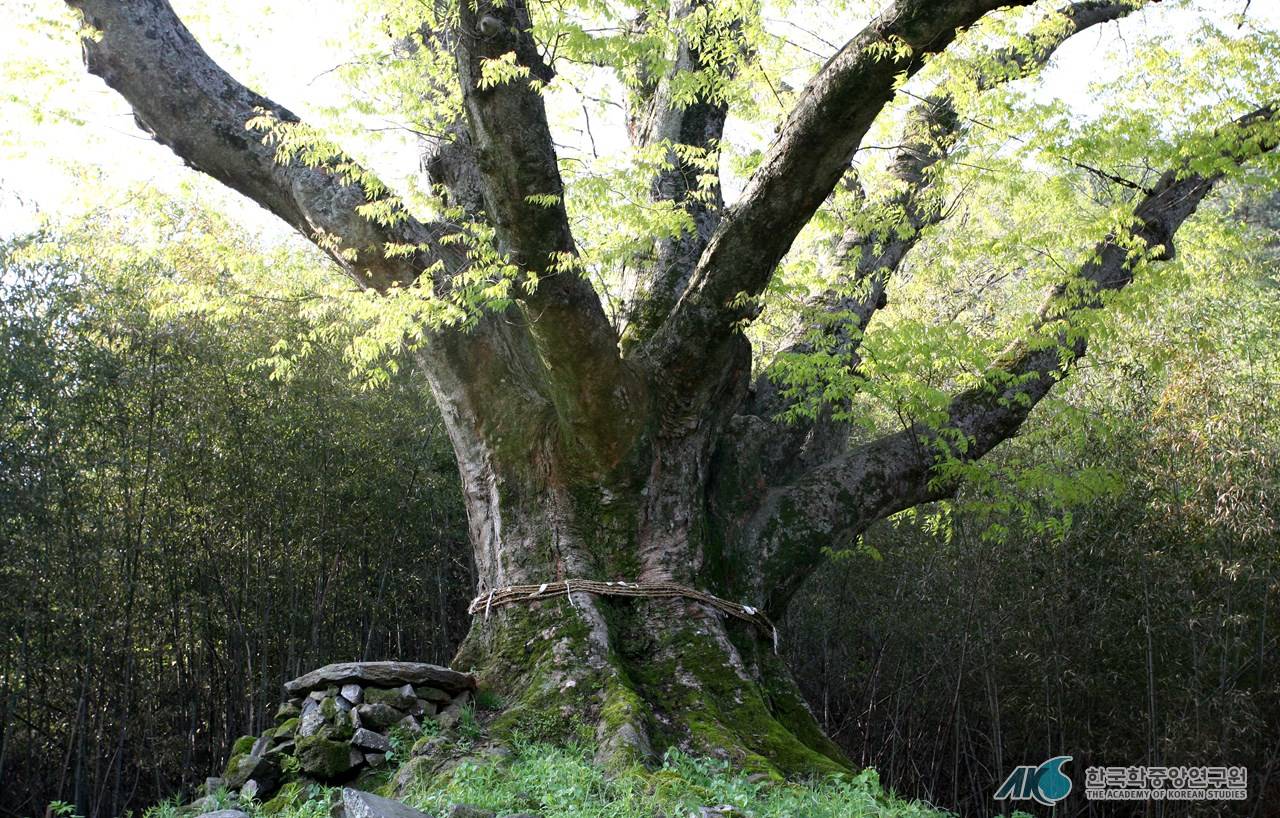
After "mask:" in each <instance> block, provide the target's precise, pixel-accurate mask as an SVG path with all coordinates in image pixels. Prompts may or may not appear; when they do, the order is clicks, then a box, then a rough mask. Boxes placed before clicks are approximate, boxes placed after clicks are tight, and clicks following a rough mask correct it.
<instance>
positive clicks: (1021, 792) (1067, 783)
mask: <svg viewBox="0 0 1280 818" xmlns="http://www.w3.org/2000/svg"><path fill="white" fill-rule="evenodd" d="M1070 760H1071V756H1054V757H1053V758H1051V759H1049V760H1048V761H1046V762H1044V763H1043V764H1041V765H1040V766H1039V767H1034V766H1032V765H1030V764H1026V765H1023V766H1021V767H1018V768H1017V769H1015V770H1014V771H1013V772H1011V773H1009V777H1008V778H1006V779H1005V780H1004V783H1003V784H1001V785H1000V789H998V790H996V795H995V799H996V800H997V801H1004V800H1005V799H1009V800H1013V801H1021V800H1025V799H1027V798H1033V799H1035V801H1036V803H1038V804H1044V805H1045V806H1046V807H1051V806H1053V805H1054V804H1056V803H1058V802H1059V801H1061V800H1062V799H1064V798H1066V797H1067V795H1068V794H1069V793H1070V792H1071V779H1070V778H1068V777H1067V776H1066V774H1065V773H1063V772H1062V765H1063V764H1066V763H1067V762H1068V761H1070Z"/></svg>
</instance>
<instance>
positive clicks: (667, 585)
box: [467, 579, 778, 653]
mask: <svg viewBox="0 0 1280 818" xmlns="http://www.w3.org/2000/svg"><path fill="white" fill-rule="evenodd" d="M575 593H585V594H599V595H602V596H629V597H647V598H650V599H675V598H677V597H683V598H685V599H692V600H696V601H697V602H701V603H702V604H704V605H706V606H708V607H710V608H714V609H715V610H717V611H719V612H720V613H723V614H728V615H729V616H732V617H734V618H735V619H741V620H742V621H744V622H750V623H752V624H753V625H755V626H756V627H758V628H760V629H762V630H763V631H764V632H765V633H767V634H769V635H770V637H771V638H772V639H773V650H774V653H777V651H778V628H777V627H776V626H775V625H774V624H773V622H771V621H769V617H767V616H765V615H764V614H763V613H762V612H761V611H760V610H759V609H758V608H753V607H751V606H750V605H742V604H740V603H737V602H730V601H729V600H727V599H721V598H720V597H718V596H716V595H714V594H709V593H707V592H706V591H699V590H697V589H696V588H686V587H685V586H683V585H677V584H676V583H674V582H622V581H617V582H598V581H596V580H592V579H566V580H560V581H558V582H544V583H542V584H541V585H508V586H506V587H505V588H495V589H493V590H491V591H487V592H485V593H482V594H480V595H479V596H477V597H476V598H475V599H473V600H471V605H469V606H468V607H467V613H469V614H471V615H472V616H475V615H476V614H478V613H480V612H481V611H483V612H484V615H485V618H486V619H487V618H488V617H489V611H491V610H492V609H494V608H501V607H502V606H504V605H514V604H516V603H529V602H538V601H540V600H544V599H554V598H556V597H561V596H563V597H567V598H568V600H569V604H570V605H573V604H575V603H574V601H573V595H574V594H575Z"/></svg>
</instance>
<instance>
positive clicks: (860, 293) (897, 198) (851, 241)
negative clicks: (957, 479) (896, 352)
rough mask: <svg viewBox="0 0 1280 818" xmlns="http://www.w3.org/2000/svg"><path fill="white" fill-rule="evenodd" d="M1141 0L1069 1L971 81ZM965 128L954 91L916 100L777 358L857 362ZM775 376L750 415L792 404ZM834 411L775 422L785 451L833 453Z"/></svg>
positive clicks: (936, 214)
mask: <svg viewBox="0 0 1280 818" xmlns="http://www.w3.org/2000/svg"><path fill="white" fill-rule="evenodd" d="M1155 1H1156V2H1159V0H1155ZM1142 4H1143V3H1142V2H1135V0H1111V1H1108V0H1080V1H1079V2H1075V3H1071V4H1069V5H1066V6H1064V7H1062V8H1061V9H1059V10H1057V11H1056V12H1055V13H1054V14H1052V15H1051V16H1049V17H1048V18H1046V19H1045V20H1044V21H1042V23H1041V24H1040V25H1039V26H1038V28H1037V30H1035V31H1033V32H1032V33H1031V34H1030V35H1029V38H1028V39H1027V41H1026V44H1025V45H1010V46H1007V47H1005V48H1002V49H1001V50H998V51H995V52H993V53H991V54H990V55H988V56H989V59H985V60H982V61H981V62H980V63H978V65H980V66H981V67H980V68H978V70H977V72H976V73H975V74H974V75H973V76H972V77H969V78H968V79H969V81H970V82H971V84H972V86H973V88H974V90H976V91H977V92H983V91H987V90H990V89H992V88H995V87H996V86H998V85H1000V84H1001V83H1004V82H1007V81H1009V80H1012V79H1016V78H1018V77H1025V76H1028V75H1030V74H1032V73H1034V72H1035V71H1038V70H1039V69H1041V68H1043V67H1044V66H1045V65H1046V64H1047V63H1048V62H1049V59H1050V58H1051V57H1052V56H1053V54H1054V52H1055V51H1057V49H1058V47H1059V46H1061V45H1062V44H1063V43H1065V42H1066V41H1067V40H1068V39H1070V38H1071V37H1073V36H1075V35H1076V34H1079V33H1080V32H1082V31H1085V30H1086V29H1089V28H1091V27H1093V26H1096V25H1100V24H1102V23H1107V22H1110V21H1113V20H1118V19H1121V18H1123V17H1126V16H1128V15H1129V14H1131V13H1133V12H1134V11H1136V10H1137V9H1138V8H1139V7H1140V6H1141V5H1142ZM965 130H966V128H965V124H964V120H963V119H962V118H961V117H960V116H959V114H958V112H957V110H956V101H955V98H954V97H953V96H952V95H951V94H949V93H947V92H945V91H939V92H935V93H933V94H931V95H930V96H928V97H927V98H925V99H922V100H920V101H919V102H918V103H916V104H915V105H913V106H912V107H911V109H910V110H909V111H908V112H907V115H906V119H905V121H904V123H903V126H902V128H901V131H900V133H901V135H900V137H899V139H898V146H899V147H898V148H897V150H896V151H895V153H894V156H893V160H892V161H891V162H890V164H889V169H888V170H889V174H888V175H889V178H890V184H889V185H888V186H887V188H886V190H885V192H883V193H881V194H879V195H875V194H872V195H871V196H869V197H864V199H863V201H862V207H861V214H860V215H861V216H862V217H863V218H861V219H860V222H861V224H860V225H859V227H858V228H857V229H855V228H850V229H848V230H846V231H845V232H844V233H843V235H841V237H840V238H839V240H838V241H837V242H836V243H835V245H834V247H833V248H832V249H831V252H830V255H829V256H828V257H827V258H826V259H824V260H823V264H824V266H825V267H826V268H827V275H828V276H830V278H831V279H834V280H835V281H836V282H837V283H836V285H835V286H832V287H830V288H828V289H827V290H825V291H823V292H821V293H818V294H817V295H815V296H813V297H812V298H810V299H808V301H807V302H806V304H805V305H804V309H803V310H802V314H801V316H800V318H801V320H800V322H799V323H798V324H797V326H796V328H795V329H794V331H793V332H792V334H791V335H790V336H789V337H788V338H787V340H785V341H784V342H783V343H782V344H781V345H780V348H779V356H778V358H777V359H776V360H784V359H785V358H786V356H788V355H794V354H797V353H799V354H807V353H811V352H813V351H815V350H817V349H821V350H822V351H823V352H824V353H825V354H826V355H827V356H828V357H829V359H830V360H832V361H833V362H835V365H837V366H839V367H841V369H842V370H844V371H852V370H855V369H856V368H857V367H858V365H859V363H860V361H859V358H858V352H857V350H858V347H859V345H860V344H861V342H862V336H863V333H864V332H865V331H866V328H867V325H868V323H869V322H870V321H871V317H872V316H873V315H874V314H875V313H876V311H877V310H879V309H881V308H882V307H883V306H884V305H885V303H886V301H887V287H888V284H889V280H890V278H891V277H892V276H893V275H894V274H895V273H896V272H897V271H898V269H899V267H901V266H902V263H903V261H904V259H905V258H906V257H907V255H908V253H910V251H911V250H912V248H914V247H915V245H916V243H917V242H918V241H919V240H920V236H921V234H922V233H923V232H924V231H925V230H926V229H927V228H929V227H932V226H934V225H936V224H938V223H939V222H941V221H942V220H943V218H944V217H945V214H946V210H945V209H944V208H943V207H942V206H941V203H940V201H939V200H938V197H937V195H936V192H935V191H934V187H935V180H936V179H937V178H938V175H937V172H936V168H937V166H938V164H939V163H941V162H942V161H943V160H945V159H946V158H947V157H948V156H949V155H950V153H951V151H952V149H953V147H954V146H955V145H956V143H957V142H958V141H959V140H960V139H961V138H962V137H963V135H964V132H965ZM776 377H778V373H777V367H774V366H770V367H767V368H766V369H765V370H764V371H763V372H761V374H760V376H759V377H758V378H757V379H756V388H755V399H754V401H753V404H752V406H750V407H749V411H750V412H752V413H755V414H758V415H760V416H761V417H762V418H765V419H772V418H774V417H775V416H777V415H779V414H781V413H783V412H785V411H786V409H787V408H788V406H790V405H791V404H792V398H791V397H790V396H789V395H788V394H785V393H784V392H783V390H781V389H780V388H779V385H778V384H776V383H775V382H774V379H775V378H776ZM829 415H830V412H828V411H826V410H825V409H824V410H823V411H822V412H821V413H820V417H819V418H818V420H817V421H816V423H815V424H814V425H813V427H812V428H810V427H808V426H806V425H804V424H799V423H794V422H791V423H788V422H787V421H778V422H776V423H775V429H776V433H777V434H779V435H782V436H784V437H786V438H789V439H791V440H792V441H793V444H792V445H784V446H782V447H780V449H779V452H780V453H788V452H789V453H791V456H795V455H803V457H804V459H806V460H807V461H808V462H813V461H812V458H820V459H826V458H827V457H830V456H832V455H834V454H836V453H837V451H838V450H839V449H840V448H841V447H842V445H843V442H844V439H845V438H847V436H848V430H847V429H846V428H845V427H844V425H843V424H835V423H832V422H831V420H830V417H829ZM776 465H777V466H778V468H777V471H778V472H779V473H780V474H785V473H786V472H787V469H786V468H783V466H784V465H785V464H781V463H780V464H776ZM783 479H784V480H785V479H786V478H785V477H783Z"/></svg>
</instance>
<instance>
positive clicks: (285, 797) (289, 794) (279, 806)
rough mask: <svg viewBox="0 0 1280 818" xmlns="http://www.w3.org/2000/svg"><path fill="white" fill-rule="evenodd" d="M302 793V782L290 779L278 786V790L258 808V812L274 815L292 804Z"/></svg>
mask: <svg viewBox="0 0 1280 818" xmlns="http://www.w3.org/2000/svg"><path fill="white" fill-rule="evenodd" d="M301 795H302V784H301V782H298V781H290V782H289V783H288V784H285V785H284V786H283V787H281V788H280V792H278V793H276V796H275V798H272V799H271V800H270V801H268V802H266V803H265V804H263V805H262V806H261V807H260V808H259V812H261V813H262V814H264V815H275V814H276V813H279V812H284V811H285V810H287V809H289V808H290V807H292V806H293V805H294V802H296V801H297V800H298V798H299V796H301Z"/></svg>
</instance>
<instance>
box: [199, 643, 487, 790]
mask: <svg viewBox="0 0 1280 818" xmlns="http://www.w3.org/2000/svg"><path fill="white" fill-rule="evenodd" d="M474 689H475V678H474V677H472V676H470V675H468V674H466V673H458V672H457V671H453V670H450V669H449V668H444V667H439V666H437V665H429V664H423V663H419V662H343V663H339V664H333V665H325V666H324V667H322V668H320V669H318V670H313V671H311V672H310V673H307V674H304V675H302V676H299V677H298V678H296V679H294V680H292V681H290V682H286V683H285V685H284V695H285V702H284V703H283V704H281V705H280V709H279V710H278V711H277V712H276V726H275V727H273V728H271V729H269V730H267V731H265V732H264V733H263V734H262V735H261V736H257V737H254V736H245V737H243V738H241V739H240V740H238V741H237V742H236V745H235V747H234V748H233V750H232V754H231V759H230V760H229V761H228V762H227V769H226V772H225V773H224V778H225V781H226V786H227V788H228V789H229V790H231V791H233V792H237V793H239V795H240V796H241V797H242V798H247V797H253V798H257V799H258V800H266V799H267V798H269V797H270V796H271V795H272V793H274V792H275V791H276V790H278V789H279V788H280V786H281V785H283V784H284V783H286V782H287V780H288V779H291V778H305V779H310V780H313V781H318V782H320V783H324V784H333V783H338V782H342V781H348V780H351V779H353V778H354V777H355V776H357V775H359V774H360V772H362V771H364V770H367V769H376V768H378V767H381V766H383V765H384V764H385V763H386V761H387V754H388V753H389V752H390V751H391V738H390V736H391V735H392V734H393V733H395V732H396V731H400V732H402V734H404V735H405V736H406V737H410V738H412V737H417V736H419V735H421V734H422V732H423V728H424V724H425V723H426V722H428V721H431V722H435V725H438V726H439V727H441V728H448V727H452V726H453V724H454V723H456V721H457V718H458V714H459V713H460V712H461V711H462V708H463V707H465V706H466V705H467V704H468V703H469V702H470V700H471V691H472V690H474ZM290 759H292V760H290Z"/></svg>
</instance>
